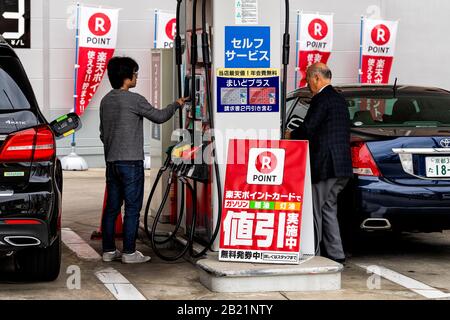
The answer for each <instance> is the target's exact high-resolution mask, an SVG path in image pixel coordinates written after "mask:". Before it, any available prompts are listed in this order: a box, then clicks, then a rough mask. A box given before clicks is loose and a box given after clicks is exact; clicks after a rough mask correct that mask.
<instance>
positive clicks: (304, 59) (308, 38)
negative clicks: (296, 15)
mask: <svg viewBox="0 0 450 320" xmlns="http://www.w3.org/2000/svg"><path fill="white" fill-rule="evenodd" d="M299 42H300V46H299V52H298V55H299V59H298V66H297V67H298V70H299V72H300V83H299V86H300V87H305V86H306V85H307V83H306V69H308V67H309V66H310V65H312V64H313V63H316V62H323V63H327V62H328V58H329V57H330V55H331V51H332V49H333V15H319V14H304V13H302V14H300V36H299Z"/></svg>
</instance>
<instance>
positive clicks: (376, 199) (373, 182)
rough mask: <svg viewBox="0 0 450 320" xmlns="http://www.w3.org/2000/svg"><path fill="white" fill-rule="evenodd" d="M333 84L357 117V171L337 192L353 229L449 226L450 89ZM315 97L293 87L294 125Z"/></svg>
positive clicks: (354, 122) (354, 125)
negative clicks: (312, 97)
mask: <svg viewBox="0 0 450 320" xmlns="http://www.w3.org/2000/svg"><path fill="white" fill-rule="evenodd" d="M335 88H336V90H338V91H339V92H340V93H341V94H342V95H343V96H344V97H345V98H346V100H347V102H348V108H349V112H350V118H351V132H352V134H351V149H352V162H353V172H354V178H353V179H352V180H351V182H350V183H349V185H348V186H347V188H346V189H345V190H344V191H343V192H342V193H341V197H340V199H339V216H340V218H343V221H345V226H346V227H351V229H350V230H352V231H353V232H354V231H355V229H357V230H366V231H376V230H394V231H417V232H435V231H442V230H445V229H450V92H449V91H446V90H443V89H438V88H428V87H416V86H390V85H377V86H373V85H356V86H339V87H335ZM310 100H311V93H310V92H309V90H308V89H307V88H302V89H299V90H296V91H294V92H291V93H290V94H289V96H288V108H287V113H288V114H287V115H288V117H287V123H288V128H290V129H295V127H296V126H297V125H298V122H299V121H303V119H304V117H305V115H306V112H307V110H308V107H309V102H310ZM341 221H342V220H341ZM346 230H349V229H346Z"/></svg>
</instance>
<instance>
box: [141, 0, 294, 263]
mask: <svg viewBox="0 0 450 320" xmlns="http://www.w3.org/2000/svg"><path fill="white" fill-rule="evenodd" d="M200 2H201V7H200V6H198V3H200ZM246 3H247V5H248V6H247V7H245V8H243V7H240V6H242V1H224V0H198V1H197V0H184V1H183V0H177V10H176V15H177V34H176V37H175V45H174V47H175V55H176V57H175V61H176V65H177V85H178V96H180V97H181V96H182V93H183V88H182V84H183V83H184V93H185V94H184V95H183V96H190V101H189V104H188V105H186V106H185V108H184V109H185V110H184V112H182V111H180V117H179V118H180V122H179V127H180V128H182V129H184V130H185V132H187V133H189V134H188V137H186V136H185V135H183V137H182V139H180V141H179V142H178V143H177V144H176V145H175V146H173V147H170V148H169V149H168V150H167V152H166V153H167V158H166V160H165V162H164V165H163V166H162V167H161V169H160V170H159V172H158V174H157V177H156V180H155V182H154V185H153V187H152V189H151V192H150V195H149V198H148V201H147V205H146V209H145V218H144V225H145V231H146V233H147V235H148V237H149V238H150V240H151V244H152V248H153V250H154V252H155V254H156V255H157V256H159V257H160V258H162V259H164V260H167V261H174V260H177V259H179V258H181V257H183V256H184V255H185V254H186V253H187V252H188V251H189V253H190V255H191V256H192V257H194V258H198V257H201V256H203V255H204V254H205V253H206V252H207V251H208V250H216V249H217V235H218V233H219V230H220V221H221V213H222V207H221V206H222V196H223V195H222V183H223V180H222V177H224V176H225V164H223V165H220V166H219V163H218V159H225V158H226V157H225V155H226V148H227V145H228V139H233V138H241V139H248V138H253V139H254V138H258V136H255V133H256V134H258V132H262V135H264V138H267V137H268V135H267V132H268V131H269V130H271V131H272V133H273V132H275V136H273V135H272V137H271V138H272V139H280V138H282V137H283V133H284V130H285V126H286V123H285V122H286V121H285V118H284V115H285V110H286V109H285V103H286V81H287V65H288V64H289V48H290V46H289V1H288V0H285V7H286V19H285V23H286V30H285V34H284V37H283V43H282V45H281V41H280V37H279V36H278V35H279V34H281V30H280V24H281V21H280V20H281V8H280V3H279V2H276V1H273V0H253V1H247V2H246ZM238 4H239V6H238ZM243 10H246V11H245V12H243ZM199 13H201V24H198V21H197V20H198V19H197V16H198V15H199ZM236 13H239V14H240V15H241V16H240V17H239V16H237V15H236ZM182 14H184V16H185V22H186V23H185V25H182V23H181V15H182ZM242 14H243V15H244V16H246V17H249V16H250V18H249V19H248V21H246V20H243V19H242ZM259 26H262V28H263V29H264V30H265V31H269V32H268V37H263V36H261V37H260V36H259V35H258V33H257V32H258V30H259V29H255V28H257V27H259ZM230 27H232V28H234V29H232V31H228V30H231V28H230ZM200 30H201V36H200V39H201V56H199V48H198V47H199V44H198V43H199V37H198V34H197V32H198V31H200ZM247 30H248V31H251V32H250V34H253V35H255V37H258V38H257V39H256V40H258V41H257V43H254V44H253V45H252V46H254V47H257V46H259V47H258V48H261V50H259V51H264V50H263V49H264V48H266V51H268V52H265V53H262V54H261V53H260V52H259V51H258V50H257V51H256V53H254V52H255V51H254V52H253V57H249V56H247V60H246V61H245V62H244V63H243V64H242V63H241V64H236V63H229V59H228V58H229V54H227V52H228V51H229V48H227V46H228V45H229V44H230V42H229V38H230V36H231V37H233V36H235V38H234V39H232V40H231V41H232V42H231V43H234V44H237V42H238V41H240V40H239V39H236V37H237V35H242V32H244V33H245V32H246V31H247ZM183 31H184V32H183ZM255 32H256V33H255ZM183 33H184V34H185V46H184V49H185V50H183V43H182V37H181V36H182V34H183ZM188 34H190V37H188ZM213 35H214V39H213V38H212V36H213ZM211 39H212V40H213V41H210V40H211ZM224 40H225V41H224ZM241 41H242V39H241ZM244 41H245V40H244ZM264 41H267V42H268V43H264ZM188 42H190V43H189V45H188ZM263 45H264V46H263ZM236 46H237V49H241V48H242V47H243V45H242V44H241V45H236ZM247 47H250V44H248V45H247ZM280 47H282V48H283V53H282V64H283V69H284V70H283V81H282V90H281V91H282V94H281V99H279V98H278V96H276V97H275V98H274V99H275V100H277V99H279V100H280V101H274V102H273V104H274V106H276V107H274V108H273V109H271V110H270V111H268V112H251V111H249V110H243V111H244V112H235V113H233V112H223V110H221V111H219V106H218V102H217V96H216V95H219V94H220V93H219V92H217V86H218V83H217V82H218V81H217V78H216V77H214V76H217V70H219V69H220V68H224V67H225V68H229V67H231V68H241V67H243V68H247V69H251V68H261V66H262V67H263V68H272V69H280V68H281V63H280V62H281V52H279V51H280V50H278V48H280ZM267 48H268V49H267ZM227 50H228V51H227ZM183 51H184V59H183ZM257 53H259V57H258V58H259V59H260V61H261V60H262V62H263V63H261V64H254V65H252V63H253V61H254V59H255V58H254V55H256V54H257ZM211 54H212V58H213V59H211ZM231 55H232V54H231ZM242 55H243V54H242V53H236V52H235V53H234V56H233V57H234V58H237V57H239V56H242ZM199 58H201V59H199ZM183 61H185V65H184V66H185V68H186V74H187V75H188V76H187V77H186V78H185V79H184V81H183V79H182V67H183ZM212 61H214V63H213V62H212ZM187 62H189V64H188V63H187ZM213 66H214V68H213ZM213 79H214V81H213ZM277 86H279V83H278V84H277ZM278 89H279V88H277V91H276V92H278ZM214 93H216V94H214ZM255 110H256V109H255ZM259 111H260V110H259ZM229 129H236V130H235V131H234V132H232V133H231V134H230V135H229V136H227V137H225V139H219V140H216V134H215V132H214V131H215V130H219V131H220V132H221V134H222V136H223V133H224V132H225V131H226V130H229ZM221 163H225V161H222V162H221ZM166 171H169V175H168V178H167V179H168V180H167V188H166V190H165V192H164V195H163V199H162V202H161V204H160V207H159V209H158V211H157V213H156V216H155V219H154V223H153V225H152V226H151V229H150V227H149V221H148V219H149V208H150V204H151V201H152V199H153V196H154V193H155V189H156V186H157V184H158V183H159V181H160V180H161V178H162V176H163V174H164V172H166ZM172 183H178V184H179V187H178V188H177V190H178V191H179V200H180V201H179V203H180V205H179V212H178V219H177V223H176V226H175V229H174V230H173V232H171V233H170V235H169V236H168V237H167V238H166V239H164V240H159V239H156V230H157V226H158V223H159V219H160V217H161V214H162V211H163V208H164V204H165V202H166V201H167V199H168V197H169V193H170V187H171V185H172ZM184 216H186V217H184ZM183 221H185V225H184V227H185V228H184V229H185V231H186V233H185V236H186V237H187V242H186V244H185V245H184V247H183V248H182V249H181V251H180V252H179V253H178V254H176V255H175V256H165V255H163V254H162V253H161V252H160V250H159V248H158V245H161V244H164V243H167V242H169V241H171V240H173V239H174V237H175V236H177V233H179V230H180V228H181V226H182V223H183ZM194 241H195V242H198V243H200V244H203V246H204V249H203V250H202V251H201V252H199V253H195V252H194V250H193V243H194Z"/></svg>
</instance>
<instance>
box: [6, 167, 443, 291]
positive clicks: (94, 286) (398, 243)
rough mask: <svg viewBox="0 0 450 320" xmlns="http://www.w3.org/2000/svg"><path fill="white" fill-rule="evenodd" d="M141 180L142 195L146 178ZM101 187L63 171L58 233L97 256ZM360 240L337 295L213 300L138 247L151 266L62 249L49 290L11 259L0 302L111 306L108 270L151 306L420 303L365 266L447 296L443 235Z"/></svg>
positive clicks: (92, 175) (179, 268)
mask: <svg viewBox="0 0 450 320" xmlns="http://www.w3.org/2000/svg"><path fill="white" fill-rule="evenodd" d="M146 176H147V177H146V180H147V181H146V196H148V192H149V189H150V183H151V181H150V180H151V178H150V172H149V171H147V172H146ZM104 183H105V182H104V170H103V169H90V170H89V171H87V172H64V196H63V220H62V221H63V227H64V228H70V229H71V230H73V231H74V232H75V233H76V234H78V235H79V236H80V237H81V238H82V239H83V240H84V241H85V242H86V244H87V245H89V246H91V247H92V248H93V249H95V250H96V251H97V252H98V253H101V242H100V241H92V240H90V236H91V233H92V231H94V230H96V229H98V226H99V223H100V214H101V210H102V205H103V194H104V188H105V185H104ZM366 241H367V245H365V246H364V248H365V249H364V250H363V251H362V252H359V253H356V254H355V255H354V256H353V257H352V258H350V259H349V261H348V263H347V264H346V266H345V269H344V271H343V273H342V290H338V291H329V292H314V293H313V292H303V293H299V292H289V293H287V292H268V293H251V294H248V293H239V294H237V293H226V294H225V293H214V292H211V291H209V290H208V289H206V288H205V287H204V286H203V285H202V284H200V282H199V275H198V271H197V269H196V268H195V267H194V266H193V265H192V264H191V263H189V262H187V261H186V260H179V261H177V262H174V263H167V262H164V261H162V260H160V259H159V258H157V257H156V256H155V255H154V254H153V252H152V251H151V249H150V248H149V247H148V246H146V245H144V244H143V243H141V242H139V243H138V249H139V250H141V251H142V252H143V253H145V254H149V255H150V256H152V261H151V262H150V263H147V264H143V265H123V264H121V263H120V262H113V263H103V262H101V261H88V260H83V259H80V258H79V257H78V256H77V255H76V253H75V252H73V251H72V250H70V249H69V248H68V247H67V246H65V245H64V246H63V264H62V269H61V274H60V276H59V278H58V279H57V280H56V281H55V282H52V283H23V282H21V281H20V279H17V278H16V277H15V275H14V273H13V272H12V271H11V270H12V269H13V266H12V259H10V258H9V259H3V260H2V261H0V299H101V300H103V299H116V297H115V295H114V294H113V293H112V292H111V290H109V289H108V287H107V286H105V284H104V283H102V282H101V281H100V280H99V278H98V277H97V276H96V272H99V271H101V270H104V269H106V268H110V267H111V268H113V269H114V270H116V271H117V272H118V273H120V274H121V275H122V276H123V278H125V279H126V280H127V281H128V282H129V283H130V284H131V285H132V286H133V287H134V288H135V289H136V290H137V291H138V292H139V293H140V294H142V295H143V296H144V297H145V298H146V299H149V300H154V299H158V300H179V299H183V300H184V299H188V300H191V299H192V300H198V299H211V300H216V299H217V300H229V299H233V300H305V299H383V300H398V299H426V297H425V296H423V295H421V294H418V293H416V292H414V291H413V290H411V288H408V287H407V286H405V284H404V283H394V282H393V281H389V280H386V279H385V278H383V277H381V278H380V277H378V276H374V275H373V274H371V273H367V271H366V270H365V269H363V268H361V267H360V266H359V265H364V264H366V265H380V266H383V267H385V268H389V269H390V270H392V271H394V272H397V273H399V274H401V275H404V276H407V277H409V278H411V279H413V280H417V281H420V282H421V283H424V284H426V285H427V286H430V287H432V288H435V289H436V290H438V291H439V292H442V293H443V294H448V293H450V275H449V273H448V272H447V271H448V266H449V265H450V233H449V232H445V233H443V234H435V233H433V234H406V235H402V236H401V237H399V238H397V239H395V240H392V239H386V238H381V239H379V238H378V239H377V238H376V237H372V238H369V239H368V240H366ZM119 247H121V245H120V243H119ZM77 268H79V269H77ZM73 270H79V271H80V275H81V277H80V279H81V281H80V289H77V288H73V284H74V271H73ZM67 272H69V273H67ZM75 273H76V272H75ZM400 282H401V281H400ZM449 298H450V295H449Z"/></svg>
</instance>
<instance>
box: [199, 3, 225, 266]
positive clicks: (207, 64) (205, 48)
mask: <svg viewBox="0 0 450 320" xmlns="http://www.w3.org/2000/svg"><path fill="white" fill-rule="evenodd" d="M208 37H209V35H208V32H207V30H206V0H202V54H203V66H204V70H205V79H206V102H207V107H208V115H209V127H210V131H211V144H212V154H211V155H212V159H213V162H214V164H213V165H214V172H215V177H216V179H215V180H216V186H217V199H218V215H217V222H216V227H215V228H214V232H213V234H212V237H211V240H210V241H209V243H208V244H207V246H206V247H205V248H204V249H203V250H202V251H201V252H199V253H197V254H193V255H192V256H193V257H194V258H199V257H201V256H203V255H204V254H205V253H206V252H207V251H208V250H210V249H211V246H212V245H213V244H214V241H215V240H216V238H217V235H218V234H219V231H220V223H221V220H222V180H221V179H220V171H219V165H218V164H217V159H216V139H215V135H214V113H213V109H212V100H211V99H212V96H211V79H210V70H211V58H210V55H209V48H210V47H209V39H208Z"/></svg>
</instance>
